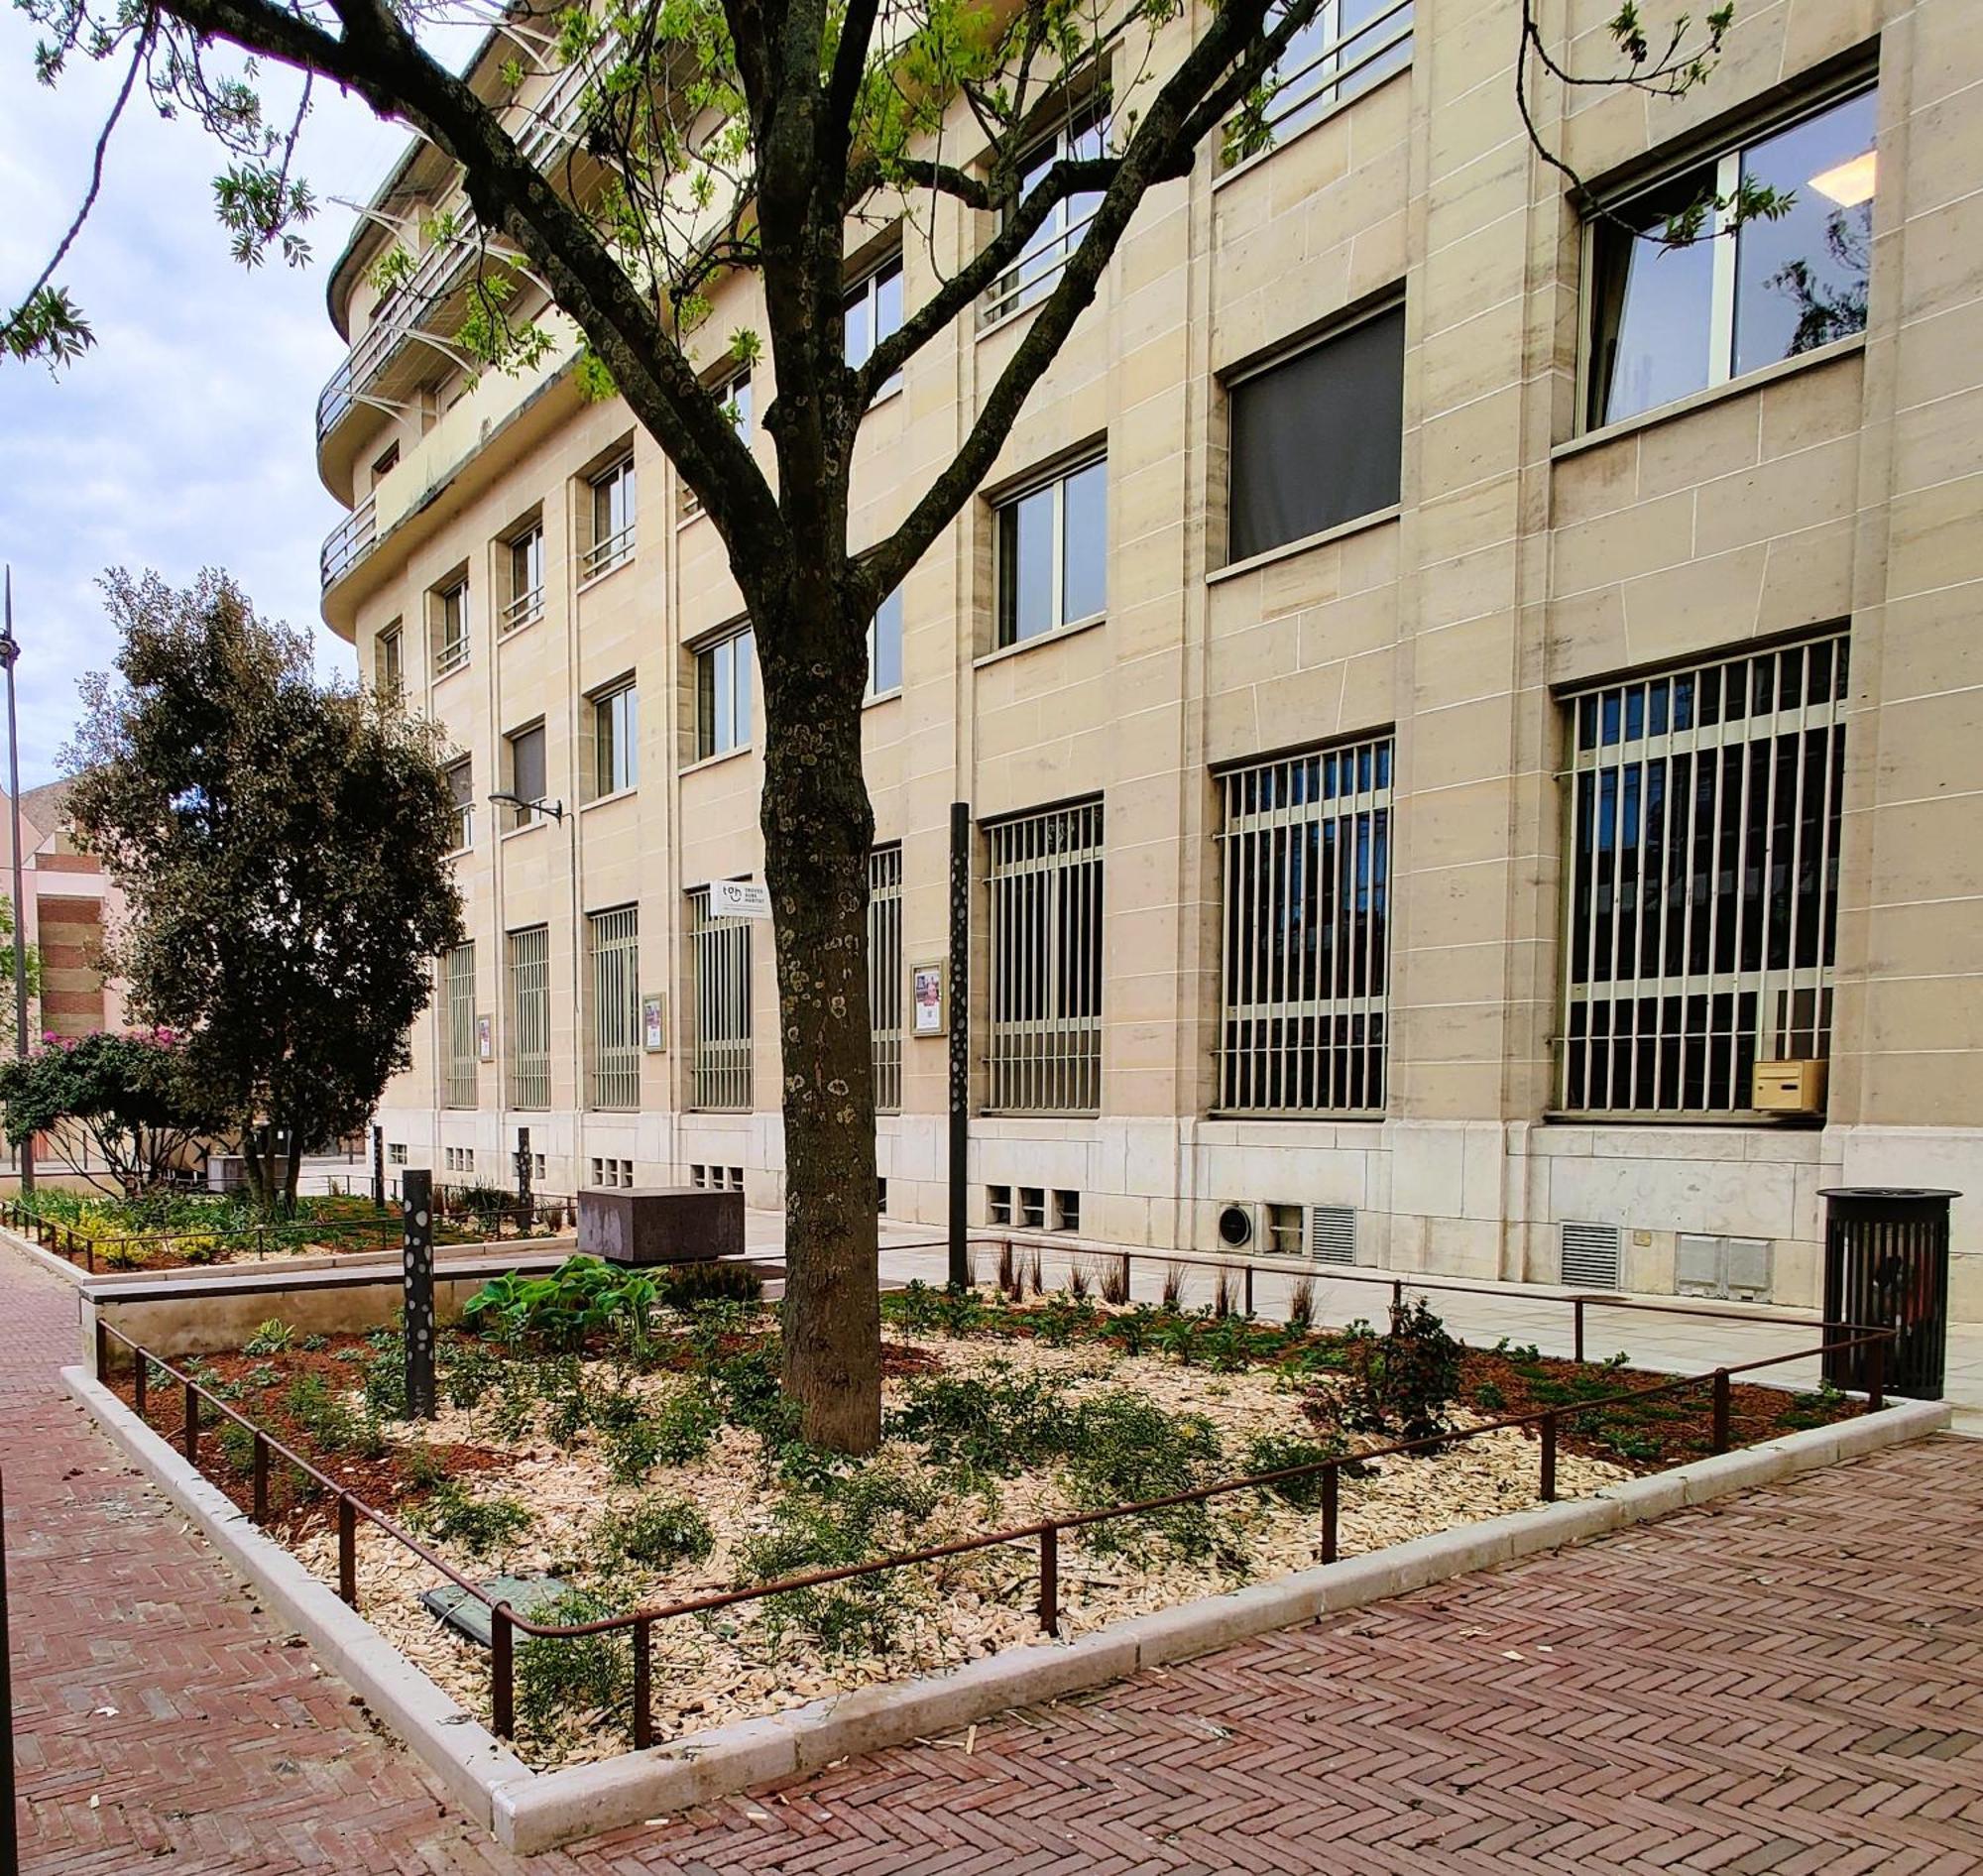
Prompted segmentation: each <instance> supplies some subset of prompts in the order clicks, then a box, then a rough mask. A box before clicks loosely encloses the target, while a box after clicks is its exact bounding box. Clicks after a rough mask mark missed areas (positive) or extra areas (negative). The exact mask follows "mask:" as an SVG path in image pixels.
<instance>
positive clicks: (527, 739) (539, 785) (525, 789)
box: [510, 723, 544, 827]
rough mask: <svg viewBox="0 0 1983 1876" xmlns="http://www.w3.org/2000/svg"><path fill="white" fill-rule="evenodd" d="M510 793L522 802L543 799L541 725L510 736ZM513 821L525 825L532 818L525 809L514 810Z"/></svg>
mask: <svg viewBox="0 0 1983 1876" xmlns="http://www.w3.org/2000/svg"><path fill="white" fill-rule="evenodd" d="M510 792H511V793H512V794H514V795H516V796H517V797H518V798H519V799H520V800H523V801H541V800H542V799H543V798H544V726H543V725H542V724H541V723H539V724H537V725H535V726H534V727H533V728H531V729H528V730H518V731H516V732H515V733H514V734H513V735H512V736H511V738H510ZM514 812H515V814H516V817H517V818H516V824H517V826H519V827H527V826H528V825H529V823H530V822H531V820H533V819H534V818H535V817H534V816H533V815H532V814H531V813H530V812H529V810H528V809H526V808H518V809H516V810H514Z"/></svg>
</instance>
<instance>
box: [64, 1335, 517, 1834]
mask: <svg viewBox="0 0 1983 1876" xmlns="http://www.w3.org/2000/svg"><path fill="white" fill-rule="evenodd" d="M61 1376H62V1380H63V1381H64V1382H65V1383H66V1384H67V1387H68V1390H69V1392H70V1393H71V1394H72V1395H74V1396H75V1398H76V1399H77V1400H78V1401H80V1402H81V1403H82V1405H83V1406H84V1407H86V1408H88V1410H89V1411H90V1412H91V1413H93V1414H94V1415H95V1416H96V1418H97V1421H98V1423H99V1424H100V1425H101V1426H102V1428H103V1430H104V1432H105V1433H107V1434H108V1435H109V1436H110V1439H111V1443H112V1444H113V1445H114V1446H116V1447H117V1448H118V1449H119V1450H120V1451H121V1452H122V1453H123V1454H124V1455H125V1457H126V1458H128V1459H129V1460H130V1461H131V1463H132V1464H133V1465H134V1466H137V1467H138V1469H139V1470H140V1471H142V1472H143V1473H144V1474H145V1475H146V1476H147V1477H148V1478H150V1479H151V1481H152V1482H153V1483H154V1484H155V1485H157V1486H158V1487H159V1489H160V1490H161V1491H163V1492H164V1493H165V1494H166V1495H167V1497H169V1498H171V1499H172V1500H173V1501H174V1502H175V1504H177V1505H178V1506H179V1508H180V1509H181V1510H183V1511H184V1512H186V1513H187V1515H188V1516H190V1517H191V1519H192V1520H193V1522H194V1523H195V1524H196V1525H197V1526H198V1527H199V1530H200V1533H201V1535H202V1536H204V1537H205V1538H206V1540H207V1542H208V1543H210V1544H211V1545H212V1546H213V1548H214V1549H215V1550H217V1551H218V1552H219V1553H220V1555H221V1556H222V1558H223V1559H225V1560H226V1562H227V1563H228V1565H229V1566H230V1567H231V1568H232V1569H233V1570H234V1571H235V1573H236V1574H237V1575H239V1576H242V1577H245V1578H246V1579H247V1580H248V1581H249V1582H250V1583H253V1584H254V1586H255V1589H256V1592H257V1593H258V1594H259V1595H260V1596H261V1598H262V1600H263V1602H264V1603H265V1605H267V1606H268V1607H269V1608H270V1609H272V1610H273V1611H274V1612H275V1614H276V1615H277V1616H278V1618H279V1619H281V1620H282V1621H284V1622H286V1623H287V1624H288V1625H289V1626H290V1627H291V1628H292V1629H294V1630H295V1631H296V1632H297V1633H298V1634H300V1635H302V1636H303V1637H304V1638H305V1639H306V1640H307V1641H308V1642H309V1645H310V1648H311V1651H312V1652H313V1653H314V1655H315V1657H316V1659H317V1660H318V1661H320V1662H321V1663H322V1664H323V1665H324V1667H326V1668H328V1669H330V1670H332V1671H333V1672H335V1673H337V1674H339V1675H342V1676H343V1678H344V1679H345V1680H346V1681H347V1682H348V1683H349V1684H350V1686H351V1687H352V1689H353V1690H354V1691H355V1692H356V1693H358V1694H359V1695H361V1696H362V1697H363V1698H364V1700H365V1702H366V1704H367V1705H369V1706H370V1707H371V1708H372V1710H373V1711H374V1712H375V1713H377V1714H378V1716H379V1717H380V1718H381V1719H382V1720H384V1721H385V1722H386V1724H387V1725H389V1726H391V1727H392V1729H393V1730H394V1731H395V1732H396V1733H398V1734H399V1735H400V1737H401V1738H402V1739H403V1740H405V1741H406V1743H407V1744H408V1746H410V1747H411V1748H412V1750H413V1752H414V1754H415V1755H416V1756H417V1757H418V1758H420V1759H421V1760H422V1761H424V1762H425V1764H426V1765H427V1766H429V1767H430V1768H431V1769H432V1770H433V1771H434V1772H435V1773H436V1774H437V1775H438V1776H439V1778H440V1780H441V1783H442V1784H443V1785H445V1786H446V1787H447V1790H448V1794H449V1796H450V1797H451V1798H453V1799H454V1801H455V1802H456V1803H457V1804H459V1805H460V1806H461V1807H462V1808H463V1809H464V1810H465V1811H466V1812H467V1813H468V1814H469V1816H470V1817H474V1818H475V1819H476V1820H477V1821H478V1822H480V1823H481V1824H482V1825H483V1826H484V1827H485V1828H489V1829H493V1828H494V1827H495V1822H496V1811H495V1804H496V1799H497V1797H498V1795H499V1794H501V1793H503V1792H505V1791H507V1790H508V1789H509V1788H510V1787H511V1786H513V1785H516V1784H519V1783H525V1784H526V1783H528V1782H529V1781H531V1780H533V1779H535V1778H536V1777H537V1776H538V1774H536V1773H535V1772H532V1771H531V1770H530V1768H529V1767H528V1766H526V1765H525V1763H524V1762H523V1761H522V1760H521V1759H519V1758H518V1757H517V1755H516V1754H515V1753H513V1752H512V1751H511V1750H510V1749H509V1747H507V1746H505V1745H504V1744H503V1743H502V1742H501V1741H500V1740H498V1739H497V1738H496V1737H495V1735H494V1734H492V1733H491V1732H490V1731H489V1730H488V1728H487V1727H485V1726H483V1725H482V1724H481V1722H480V1721H479V1720H477V1719H476V1718H475V1717H474V1716H473V1715H472V1714H469V1713H464V1712H463V1711H462V1710H461V1709H460V1707H458V1706H457V1705H456V1704H455V1702H454V1701H453V1700H450V1699H449V1698H448V1697H447V1696H446V1695H445V1694H443V1693H442V1692H441V1691H440V1689H439V1688H437V1687H436V1686H434V1684H433V1683H432V1682H431V1681H429V1680H428V1679H427V1677H426V1676H425V1675H423V1674H422V1673H420V1671H419V1670H418V1669H417V1668H415V1667H414V1666H413V1665H412V1664H411V1663H410V1662H409V1661H408V1660H407V1658H406V1657H405V1656H404V1655H402V1654H401V1653H400V1652H399V1650H398V1649H396V1648H395V1647H393V1645H392V1644H391V1643H390V1642H388V1641H387V1640H386V1638H385V1637H384V1636H383V1635H381V1634H380V1633H379V1631H378V1630H377V1629H375V1628H374V1627H373V1626H372V1624H371V1623H370V1622H368V1621H366V1620H365V1618H364V1617H363V1616H361V1615H358V1614H356V1613H355V1612H354V1611H353V1610H351V1609H348V1608H347V1607H345V1605H344V1603H343V1602H341V1601H340V1600H339V1599H338V1596H337V1592H336V1591H335V1590H334V1589H332V1588H331V1587H330V1585H329V1584H328V1583H319V1582H318V1581H317V1580H316V1578H314V1577H312V1576H311V1575H310V1574H309V1572H308V1571H307V1570H305V1569H304V1568H303V1567H302V1565H301V1564H299V1563H298V1562H297V1561H296V1560H295V1559H294V1558H293V1557H292V1556H291V1555H290V1553H289V1552H288V1551H286V1550H285V1549H283V1547H282V1546H281V1545H280V1544H278V1543H277V1542H276V1541H275V1540H274V1539H273V1538H268V1537H264V1536H263V1535H262V1533H261V1532H260V1531H259V1530H258V1529H257V1528H256V1527H255V1525H254V1523H253V1522H252V1520H250V1518H249V1517H248V1515H247V1513H246V1512H244V1511H242V1510H241V1509H240V1508H239V1507H238V1506H237V1505H236V1504H235V1503H234V1501H233V1500H232V1499H230V1498H229V1497H228V1496H227V1494H226V1493H225V1492H223V1491H222V1490H221V1489H220V1488H219V1486H217V1485H214V1484H211V1483H209V1482H208V1481H207V1480H206V1479H205V1478H204V1477H202V1476H201V1474H200V1473H199V1472H198V1471H196V1470H195V1469H194V1468H193V1467H192V1466H190V1465H188V1464H187V1463H186V1461H185V1459H184V1457H183V1456H182V1455H180V1454H178V1453H175V1451H174V1450H173V1449H172V1447H170V1446H169V1445H167V1443H166V1442H165V1441H164V1440H162V1439H160V1438H159V1436H158V1435H157V1434H156V1433H154V1432H153V1431H152V1430H151V1428H150V1427H148V1426H146V1425H145V1423H144V1422H143V1421H141V1420H140V1419H139V1418H138V1416H137V1415H136V1414H134V1413H133V1412H132V1411H131V1410H130V1408H128V1407H126V1406H125V1405H124V1403H123V1402H122V1401H121V1400H119V1399H118V1398H117V1396H116V1395H115V1394H113V1393H111V1391H110V1390H109V1389H108V1388H107V1387H104V1386H102V1385H101V1384H100V1383H99V1382H98V1381H96V1380H95V1379H94V1378H92V1377H91V1375H90V1374H89V1373H88V1371H87V1370H86V1369H84V1368H81V1367H68V1368H63V1369H62V1371H61Z"/></svg>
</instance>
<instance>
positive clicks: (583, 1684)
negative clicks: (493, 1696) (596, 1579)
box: [516, 1589, 634, 1734]
mask: <svg viewBox="0 0 1983 1876" xmlns="http://www.w3.org/2000/svg"><path fill="white" fill-rule="evenodd" d="M619 1613H620V1611H619V1610H618V1609H617V1608H616V1607H615V1606H614V1605H613V1603H612V1602H611V1601H609V1600H608V1599H607V1598H606V1597H605V1596H603V1595H601V1594H599V1593H597V1592H595V1591H593V1590H589V1589H572V1590H568V1591H567V1592H566V1593H565V1594H563V1595H561V1596H559V1597H557V1598H556V1599H555V1600H553V1601H551V1602H548V1603H546V1604H545V1605H544V1606H543V1607H542V1608H540V1609H538V1610H537V1611H536V1613H535V1616H534V1618H533V1619H535V1620H536V1621H539V1622H543V1623H546V1624H556V1625H559V1626H565V1627H569V1626H573V1625H576V1624H578V1623H581V1622H596V1621H600V1620H603V1619H604V1618H605V1617H607V1616H609V1615H617V1614H619ZM516 1672H517V1717H518V1719H519V1721H521V1722H522V1724H523V1726H524V1727H525V1729H526V1730H528V1731H530V1732H534V1733H539V1734H541V1733H543V1732H545V1731H547V1730H549V1729H550V1728H551V1727H552V1726H553V1725H554V1724H555V1723H556V1722H557V1721H558V1720H559V1719H560V1718H570V1719H581V1720H582V1719H585V1718H587V1717H589V1716H590V1715H592V1714H594V1713H597V1714H598V1715H600V1717H601V1719H602V1721H603V1722H604V1723H605V1724H607V1725H608V1726H610V1727H612V1728H614V1729H616V1730H617V1729H619V1728H621V1727H624V1725H625V1724H626V1715H625V1711H624V1709H625V1706H626V1702H627V1695H628V1689H629V1687H630V1685H631V1683H632V1680H633V1672H634V1669H633V1649H632V1643H631V1642H630V1641H629V1639H628V1635H627V1632H626V1631H625V1630H624V1629H623V1630H609V1631H608V1632H607V1633H605V1634H603V1635H579V1636H573V1637H571V1638H569V1639H566V1638H563V1637H560V1636H556V1635H523V1636H519V1637H518V1641H517V1657H516Z"/></svg>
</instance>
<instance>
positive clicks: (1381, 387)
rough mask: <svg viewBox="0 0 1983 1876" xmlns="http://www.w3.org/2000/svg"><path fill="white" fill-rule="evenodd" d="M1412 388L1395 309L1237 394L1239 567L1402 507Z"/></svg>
mask: <svg viewBox="0 0 1983 1876" xmlns="http://www.w3.org/2000/svg"><path fill="white" fill-rule="evenodd" d="M1404 381H1405V309H1404V307H1402V306H1394V307H1392V308H1391V309H1390V310H1389V311H1388V312H1381V313H1379V314H1378V315H1377V316H1376V317H1375V318H1374V319H1366V320H1364V321H1363V322H1362V324H1360V325H1354V326H1351V327H1350V328H1349V329H1348V330H1347V331H1345V332H1341V333H1339V334H1338V335H1337V336H1336V337H1335V338H1332V339H1325V340H1324V341H1323V342H1322V344H1320V345H1316V346H1311V347H1310V348H1309V349H1308V350H1307V351H1305V352H1300V353H1297V354H1296V355H1295V356H1294V357H1293V358H1290V359H1286V360H1284V361H1283V362H1282V363H1280V364H1278V365H1270V366H1269V367H1268V368H1267V369H1266V370H1265V371H1262V372H1256V373H1255V374H1254V375H1253V376H1251V377H1249V378H1245V379H1242V380H1241V381H1240V382H1239V383H1238V384H1236V385H1234V386H1233V387H1232V393H1231V398H1232V408H1231V417H1232V498H1231V501H1232V508H1231V542H1230V551H1229V556H1228V557H1229V558H1231V559H1234V560H1244V559H1247V558H1249V557H1250V556H1251V555H1253V554H1256V553H1265V552H1266V551H1267V549H1268V548H1270V547H1278V546H1281V545H1282V544H1283V543H1285V542H1287V541H1290V540H1301V539H1304V538H1305V537H1306V536H1308V535H1310V534H1319V533H1321V532H1322V531H1323V529H1324V528H1335V527H1338V526H1339V525H1340V524H1341V523H1343V522H1350V521H1354V520H1355V519H1356V518H1357V517H1358V516H1359V515H1371V514H1375V513H1376V511H1377V510H1379V509H1385V508H1390V507H1392V506H1393V505H1395V503H1396V502H1397V500H1398V474H1399V462H1400V457H1401V449H1402V439H1403V431H1404Z"/></svg>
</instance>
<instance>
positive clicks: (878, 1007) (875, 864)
mask: <svg viewBox="0 0 1983 1876" xmlns="http://www.w3.org/2000/svg"><path fill="white" fill-rule="evenodd" d="M868 1020H869V1024H870V1026H871V1027H872V1029H873V1031H874V1036H875V1112H876V1113H877V1114H899V1113H900V1112H901V1108H902V850H901V848H899V847H877V848H875V851H874V852H873V853H871V854H870V855H869V856H868Z"/></svg>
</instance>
